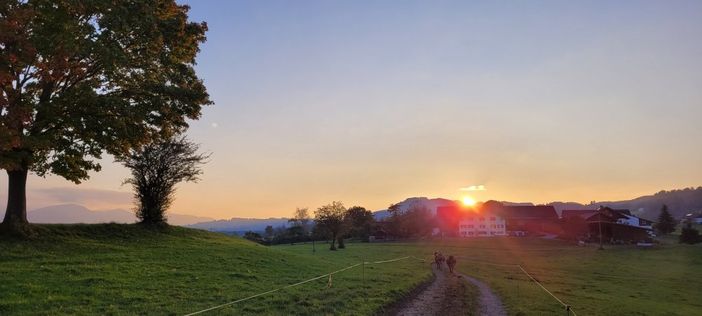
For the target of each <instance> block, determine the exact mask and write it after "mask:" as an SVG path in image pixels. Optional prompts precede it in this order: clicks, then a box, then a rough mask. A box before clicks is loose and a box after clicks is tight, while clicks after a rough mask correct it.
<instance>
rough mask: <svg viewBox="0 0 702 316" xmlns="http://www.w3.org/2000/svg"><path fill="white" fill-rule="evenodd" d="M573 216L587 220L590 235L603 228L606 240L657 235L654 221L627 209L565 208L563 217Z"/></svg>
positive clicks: (632, 238) (629, 239)
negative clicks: (635, 214) (633, 213)
mask: <svg viewBox="0 0 702 316" xmlns="http://www.w3.org/2000/svg"><path fill="white" fill-rule="evenodd" d="M573 216H577V217H580V218H582V219H584V220H585V222H586V223H587V225H588V230H589V235H590V236H599V233H600V228H602V231H603V233H602V234H603V239H605V240H611V241H613V240H619V241H638V240H643V239H647V238H650V237H655V234H654V231H653V224H654V222H653V221H650V220H647V219H643V218H640V217H638V216H634V215H632V214H631V211H629V210H627V209H612V208H609V207H601V208H600V209H598V210H563V211H562V212H561V217H562V218H564V219H567V218H569V217H573ZM600 224H602V225H600Z"/></svg>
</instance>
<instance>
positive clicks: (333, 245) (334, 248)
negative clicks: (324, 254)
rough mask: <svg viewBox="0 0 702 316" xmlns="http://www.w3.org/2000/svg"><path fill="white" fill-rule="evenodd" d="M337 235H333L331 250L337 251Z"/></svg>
mask: <svg viewBox="0 0 702 316" xmlns="http://www.w3.org/2000/svg"><path fill="white" fill-rule="evenodd" d="M335 243H336V234H332V239H331V247H329V250H336V246H335Z"/></svg>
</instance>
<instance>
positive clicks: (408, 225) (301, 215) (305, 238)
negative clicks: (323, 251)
mask: <svg viewBox="0 0 702 316" xmlns="http://www.w3.org/2000/svg"><path fill="white" fill-rule="evenodd" d="M388 211H389V213H390V216H388V217H387V218H384V219H383V220H381V221H376V220H375V218H374V216H373V213H372V212H371V211H369V210H368V209H366V208H364V207H361V206H353V207H350V208H348V209H347V208H345V207H344V205H343V203H341V202H332V203H331V204H327V205H324V206H321V207H319V208H318V209H317V211H315V216H314V218H311V217H310V216H309V213H308V209H307V208H298V209H296V210H295V213H294V214H293V217H292V218H291V219H290V220H289V221H288V222H289V226H282V225H281V226H278V227H273V226H272V225H268V226H267V227H266V228H265V230H264V231H263V232H254V231H247V232H246V233H244V235H243V237H244V238H246V239H249V240H251V241H255V242H258V243H261V244H264V245H277V244H288V243H289V244H294V243H300V242H309V241H313V240H314V241H329V243H330V249H331V250H336V249H337V247H338V248H345V246H346V245H345V243H344V240H346V239H352V240H357V241H361V242H368V241H369V239H370V236H374V235H382V236H392V237H393V238H421V237H427V236H429V235H430V234H431V229H432V227H433V226H434V225H433V221H434V217H433V216H432V214H431V211H430V210H429V209H428V208H426V207H424V206H422V205H420V204H417V205H413V206H411V207H410V208H409V209H407V210H405V211H401V210H400V208H399V207H398V205H397V204H394V205H391V206H390V207H389V209H388Z"/></svg>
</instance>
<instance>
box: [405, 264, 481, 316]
mask: <svg viewBox="0 0 702 316" xmlns="http://www.w3.org/2000/svg"><path fill="white" fill-rule="evenodd" d="M432 270H433V271H434V276H435V279H434V282H432V283H431V284H430V285H429V286H427V287H426V288H425V289H424V290H423V291H421V292H420V293H419V294H417V296H416V297H414V298H412V299H411V300H409V301H407V303H405V304H404V305H403V306H401V307H400V308H399V309H398V310H397V311H396V313H394V315H398V316H400V315H402V316H413V315H442V316H451V315H466V311H469V310H470V309H471V308H470V306H468V301H467V300H466V299H465V297H466V291H467V289H466V286H465V284H464V282H462V281H461V278H458V277H457V276H456V275H451V274H450V273H449V272H448V268H447V267H446V266H444V267H443V269H442V270H437V269H436V268H434V267H433V266H432Z"/></svg>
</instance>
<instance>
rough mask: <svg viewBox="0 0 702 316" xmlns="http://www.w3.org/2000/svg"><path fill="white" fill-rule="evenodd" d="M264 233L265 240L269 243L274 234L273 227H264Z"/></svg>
mask: <svg viewBox="0 0 702 316" xmlns="http://www.w3.org/2000/svg"><path fill="white" fill-rule="evenodd" d="M264 233H265V234H266V239H268V241H270V240H271V239H273V233H274V232H273V226H272V225H268V226H266V229H265V230H264Z"/></svg>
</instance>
